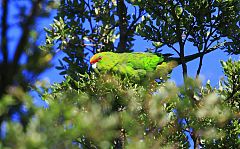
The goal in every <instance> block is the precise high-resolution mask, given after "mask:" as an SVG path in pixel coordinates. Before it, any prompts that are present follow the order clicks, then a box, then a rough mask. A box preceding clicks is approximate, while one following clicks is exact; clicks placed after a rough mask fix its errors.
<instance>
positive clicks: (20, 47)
mask: <svg viewBox="0 0 240 149" xmlns="http://www.w3.org/2000/svg"><path fill="white" fill-rule="evenodd" d="M41 1H42V0H36V1H35V2H33V6H32V9H31V13H30V15H29V17H28V18H27V19H26V22H25V23H24V25H23V26H22V36H21V38H20V40H19V43H18V45H17V48H16V51H15V53H14V58H13V70H14V71H15V72H16V71H17V66H18V62H19V59H20V58H21V56H22V54H23V52H24V50H25V49H24V48H25V47H26V45H27V42H28V37H29V33H30V27H31V25H32V24H33V23H34V20H35V17H36V15H37V12H38V10H39V4H40V3H41Z"/></svg>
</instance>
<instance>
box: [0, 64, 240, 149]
mask: <svg viewBox="0 0 240 149" xmlns="http://www.w3.org/2000/svg"><path fill="white" fill-rule="evenodd" d="M222 63H223V68H224V73H225V74H226V80H224V82H225V85H223V86H219V88H212V87H211V85H210V83H208V84H206V86H205V87H204V86H202V85H201V83H200V82H199V81H194V80H192V79H188V80H187V81H186V85H185V86H182V87H177V86H176V85H175V84H174V83H173V82H165V83H162V84H157V83H156V82H154V81H153V82H151V83H148V84H142V85H140V84H135V83H132V82H131V80H129V79H128V78H124V79H122V78H121V77H118V76H114V75H110V74H102V75H101V76H96V74H94V73H91V74H87V73H86V74H84V75H82V74H77V76H79V78H78V80H75V79H73V78H71V77H70V76H68V77H67V78H66V80H65V81H63V82H62V83H60V84H54V85H52V86H51V87H50V88H49V87H48V86H46V88H44V86H42V89H41V90H39V93H40V95H41V96H42V99H44V100H45V101H46V102H47V103H48V107H47V108H46V109H44V108H37V107H35V106H34V105H33V104H32V102H31V99H30V97H29V96H27V95H25V94H24V93H23V92H22V91H21V90H19V92H13V93H12V95H8V96H4V97H3V99H2V100H1V103H0V106H1V107H4V108H5V109H2V108H1V109H2V110H1V113H2V112H4V111H7V109H6V108H7V107H8V106H7V105H12V104H14V102H13V101H14V100H12V99H13V97H14V98H19V99H23V103H24V105H25V109H26V110H27V111H28V110H30V109H31V111H32V113H33V114H32V115H31V116H30V117H31V119H30V122H29V123H28V125H27V128H26V129H25V130H24V128H23V127H22V125H20V124H19V123H18V122H13V121H11V120H7V121H5V126H6V134H5V137H3V138H2V141H3V142H2V144H1V145H2V147H3V148H4V147H11V148H79V145H80V146H81V147H82V148H112V147H116V140H117V139H119V137H120V136H123V141H124V143H123V145H124V146H125V147H126V148H159V146H161V147H163V148H189V146H190V144H189V139H199V141H200V144H199V145H200V146H202V147H204V148H231V147H237V148H238V147H239V146H240V144H239V143H240V141H239V137H238V135H239V132H240V127H239V120H238V119H239V112H240V111H239V107H238V106H237V105H236V106H235V105H234V104H232V102H230V100H229V101H227V102H226V100H227V99H228V98H229V95H231V94H232V90H230V89H231V85H230V84H231V83H230V82H231V81H230V80H231V78H229V74H232V75H239V72H238V71H236V70H239V68H240V67H239V66H240V65H239V62H237V61H236V62H234V61H231V60H229V61H227V62H222ZM229 66H231V67H229ZM233 70H234V71H233ZM230 72H231V73H230ZM232 83H233V84H234V83H236V82H232ZM235 85H238V84H235ZM237 92H238V91H237ZM232 98H234V100H235V101H239V96H233V97H232ZM1 113H0V114H1ZM122 134H123V135H122ZM23 138H24V139H23Z"/></svg>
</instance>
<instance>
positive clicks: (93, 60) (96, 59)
mask: <svg viewBox="0 0 240 149" xmlns="http://www.w3.org/2000/svg"><path fill="white" fill-rule="evenodd" d="M101 60H102V55H101V53H98V54H95V55H93V56H92V57H91V59H90V64H91V65H92V67H93V68H96V67H97V62H99V61H101Z"/></svg>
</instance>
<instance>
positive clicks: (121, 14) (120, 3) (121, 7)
mask: <svg viewBox="0 0 240 149" xmlns="http://www.w3.org/2000/svg"><path fill="white" fill-rule="evenodd" d="M117 14H118V18H119V30H120V41H119V43H118V48H117V51H118V52H124V51H125V50H126V42H127V27H128V21H127V7H126V5H125V3H124V0H117Z"/></svg>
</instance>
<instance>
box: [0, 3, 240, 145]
mask: <svg viewBox="0 0 240 149" xmlns="http://www.w3.org/2000/svg"><path fill="white" fill-rule="evenodd" d="M12 5H15V6H16V8H15V9H17V10H18V14H17V15H18V18H19V20H18V21H17V22H14V23H16V24H17V26H18V27H19V29H20V31H21V35H20V37H19V39H17V40H16V41H14V42H16V43H17V46H16V48H15V49H14V50H12V51H13V52H10V51H11V50H10V45H11V42H10V40H11V38H10V36H9V32H10V31H11V29H12V27H11V24H10V23H9V22H11V21H10V20H11V18H10V16H9V10H8V9H9V8H10V6H12ZM1 8H3V9H2V13H1V17H2V18H1V58H0V68H1V71H0V74H1V75H0V84H1V88H0V126H1V128H0V130H1V131H0V132H1V133H0V140H1V141H0V147H1V148H16V149H18V148H159V147H162V148H189V147H190V146H193V147H194V148H240V139H239V135H240V121H239V118H240V111H239V110H240V108H239V106H240V103H239V101H240V100H239V99H240V76H239V75H240V61H234V60H231V59H229V60H228V61H226V62H224V61H222V62H221V64H222V69H223V73H224V75H225V77H224V78H222V79H221V80H219V84H218V86H212V85H211V84H210V81H208V82H207V84H206V85H203V84H202V83H201V81H200V80H199V79H198V76H199V74H200V73H201V68H202V65H203V63H204V61H203V59H204V56H205V55H206V54H208V53H210V52H212V51H215V50H224V51H225V52H226V54H235V55H237V54H239V51H240V45H239V43H240V41H239V39H240V24H239V23H240V22H239V20H240V16H239V15H240V4H239V2H238V0H208V1H206V0H201V1H188V0H173V1H169V0H159V1H153V0H125V1H124V0H111V1H106V0H79V1H76V0H74V1H72V0H61V1H59V2H54V1H53V2H47V1H43V0H34V1H29V2H27V4H24V3H20V2H17V1H11V0H3V1H2V5H1ZM55 8H56V9H57V15H56V16H55V19H54V20H53V23H52V24H51V26H50V27H48V28H45V31H46V40H45V43H44V44H41V45H40V44H39V42H38V35H39V33H38V32H37V29H36V27H35V24H36V23H37V21H39V19H41V18H42V17H47V16H48V14H49V13H51V10H53V9H55ZM139 39H141V40H142V41H143V42H144V41H149V42H151V43H152V46H151V47H149V48H148V49H141V50H142V51H147V52H152V53H155V54H156V55H162V56H164V57H166V58H168V59H169V60H178V61H177V62H178V63H179V64H181V65H182V75H183V77H184V84H182V85H181V86H177V85H176V84H175V83H174V82H172V81H170V80H168V79H167V78H169V77H171V76H168V77H166V76H164V75H166V74H165V73H164V74H159V75H163V76H162V77H164V78H165V80H164V81H161V82H158V81H156V80H154V79H153V80H145V81H144V82H141V83H136V82H132V80H131V78H128V77H122V76H119V75H118V74H117V73H102V74H97V73H95V72H93V71H92V69H91V67H90V65H89V58H90V57H91V56H92V55H93V54H96V53H99V52H107V51H110V52H116V53H124V52H125V53H130V52H133V51H138V50H139V49H134V44H135V43H136V40H139ZM189 44H191V45H192V47H193V48H192V49H187V48H186V45H189ZM56 52H62V53H64V54H65V57H64V58H63V59H62V60H59V66H57V67H56V69H58V70H60V71H61V72H60V75H64V77H65V80H64V81H63V82H61V83H55V84H52V85H49V84H48V83H46V82H44V81H39V80H36V76H38V75H39V74H40V73H41V72H43V71H44V70H45V69H46V68H48V67H49V66H50V63H49V62H50V60H51V58H52V56H54V55H55V53H56ZM11 53H13V55H11ZM188 53H193V54H188ZM22 57H25V61H24V62H22V61H21V58H22ZM194 59H199V65H198V69H197V71H196V78H189V77H188V67H187V62H188V61H191V60H194ZM160 77H161V76H160ZM29 90H34V91H35V92H37V93H38V96H39V97H40V98H41V100H44V101H45V102H46V103H47V104H48V105H47V107H46V108H43V107H37V106H36V105H34V103H33V101H32V98H33V97H31V96H30V95H29V92H28V91H29ZM35 98H36V97H35Z"/></svg>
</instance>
